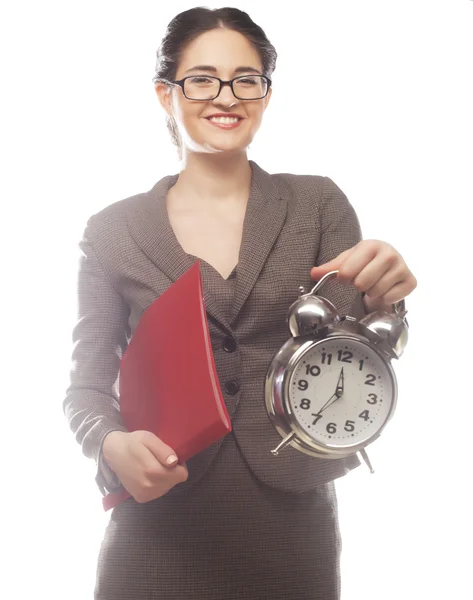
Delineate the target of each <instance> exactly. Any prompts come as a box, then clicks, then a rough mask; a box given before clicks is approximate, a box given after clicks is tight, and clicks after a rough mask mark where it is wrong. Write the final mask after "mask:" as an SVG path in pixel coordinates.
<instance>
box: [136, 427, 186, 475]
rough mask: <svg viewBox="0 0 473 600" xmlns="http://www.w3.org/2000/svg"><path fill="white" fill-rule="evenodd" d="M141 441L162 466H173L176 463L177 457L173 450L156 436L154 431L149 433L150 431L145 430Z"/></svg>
mask: <svg viewBox="0 0 473 600" xmlns="http://www.w3.org/2000/svg"><path fill="white" fill-rule="evenodd" d="M142 442H143V444H144V445H145V446H146V447H147V448H148V449H149V450H150V451H151V452H152V453H153V455H154V456H155V458H156V459H157V460H158V461H159V462H160V463H161V464H162V465H163V467H174V466H175V465H176V464H177V462H178V457H177V455H176V453H175V452H174V450H173V449H172V448H171V447H170V446H168V445H167V444H165V443H164V442H163V441H162V440H160V439H159V438H158V436H156V435H154V433H151V431H148V432H146V435H144V436H143V439H142Z"/></svg>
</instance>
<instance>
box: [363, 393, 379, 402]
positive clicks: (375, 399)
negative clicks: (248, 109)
mask: <svg viewBox="0 0 473 600" xmlns="http://www.w3.org/2000/svg"><path fill="white" fill-rule="evenodd" d="M368 396H369V398H368V400H367V401H366V402H368V404H377V403H378V396H377V395H376V394H368Z"/></svg>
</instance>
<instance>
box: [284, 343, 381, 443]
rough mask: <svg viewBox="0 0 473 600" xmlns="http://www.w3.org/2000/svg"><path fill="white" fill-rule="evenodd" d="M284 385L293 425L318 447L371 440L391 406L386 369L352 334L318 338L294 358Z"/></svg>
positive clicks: (376, 356)
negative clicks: (289, 374)
mask: <svg viewBox="0 0 473 600" xmlns="http://www.w3.org/2000/svg"><path fill="white" fill-rule="evenodd" d="M285 385H286V384H285ZM285 389H287V390H288V391H289V394H290V403H291V409H292V412H293V414H292V415H291V416H292V417H293V419H294V422H295V423H297V427H299V428H300V431H301V432H304V434H305V435H307V436H308V438H311V439H313V440H314V443H315V445H317V444H318V445H320V447H321V448H323V447H324V445H326V447H327V449H330V448H345V447H346V448H348V447H353V446H355V445H357V444H361V443H363V442H364V441H366V440H370V439H371V438H372V437H373V436H374V435H375V434H376V433H377V432H378V430H380V429H381V428H382V427H383V426H384V424H385V422H386V420H387V418H388V417H389V414H390V411H391V407H392V401H391V399H390V398H391V397H392V395H393V385H392V382H391V377H390V373H389V369H388V367H387V366H386V365H385V364H384V362H383V360H382V358H381V357H379V356H378V354H377V353H375V352H373V351H372V349H371V348H369V347H367V346H366V344H363V343H361V342H358V341H357V340H352V339H350V338H345V339H343V338H341V339H338V338H336V337H335V338H333V339H330V338H328V339H327V340H323V341H320V342H316V344H315V345H314V346H313V347H310V348H309V349H308V351H307V352H305V353H304V354H303V357H301V359H299V360H298V363H297V365H296V366H295V367H294V370H293V372H292V374H291V377H290V380H289V382H288V387H286V388H285Z"/></svg>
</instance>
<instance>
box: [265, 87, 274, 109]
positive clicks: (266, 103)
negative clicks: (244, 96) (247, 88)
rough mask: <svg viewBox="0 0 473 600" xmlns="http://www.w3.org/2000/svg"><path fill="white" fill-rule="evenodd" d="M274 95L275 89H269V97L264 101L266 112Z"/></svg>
mask: <svg viewBox="0 0 473 600" xmlns="http://www.w3.org/2000/svg"><path fill="white" fill-rule="evenodd" d="M272 93H273V88H269V91H268V95H267V96H266V98H265V99H264V110H266V109H267V108H268V104H269V101H270V99H271V95H272Z"/></svg>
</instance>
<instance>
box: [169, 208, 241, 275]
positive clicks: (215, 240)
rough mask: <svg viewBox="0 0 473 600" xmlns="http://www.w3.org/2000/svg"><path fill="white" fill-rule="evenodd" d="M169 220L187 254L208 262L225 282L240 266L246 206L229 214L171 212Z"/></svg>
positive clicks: (228, 211)
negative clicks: (236, 267) (237, 266)
mask: <svg viewBox="0 0 473 600" xmlns="http://www.w3.org/2000/svg"><path fill="white" fill-rule="evenodd" d="M168 216H169V222H170V224H171V227H172V229H173V231H174V235H175V236H176V238H177V240H178V242H179V244H180V245H181V247H182V248H183V250H184V252H186V253H187V254H191V255H193V256H196V257H197V258H201V259H203V260H205V261H206V262H207V263H208V264H210V265H211V266H212V267H213V268H214V269H215V270H216V271H218V272H219V273H220V275H221V276H222V277H223V278H224V279H226V278H227V277H228V276H229V275H230V273H231V272H232V271H233V269H234V268H235V266H236V265H237V263H238V258H239V253H240V247H241V241H242V234H243V223H244V218H245V205H244V203H241V205H238V206H236V207H233V208H227V209H226V210H225V209H223V208H222V209H216V210H212V211H210V210H198V209H196V210H187V211H180V212H178V211H172V210H170V211H169V213H168Z"/></svg>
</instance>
